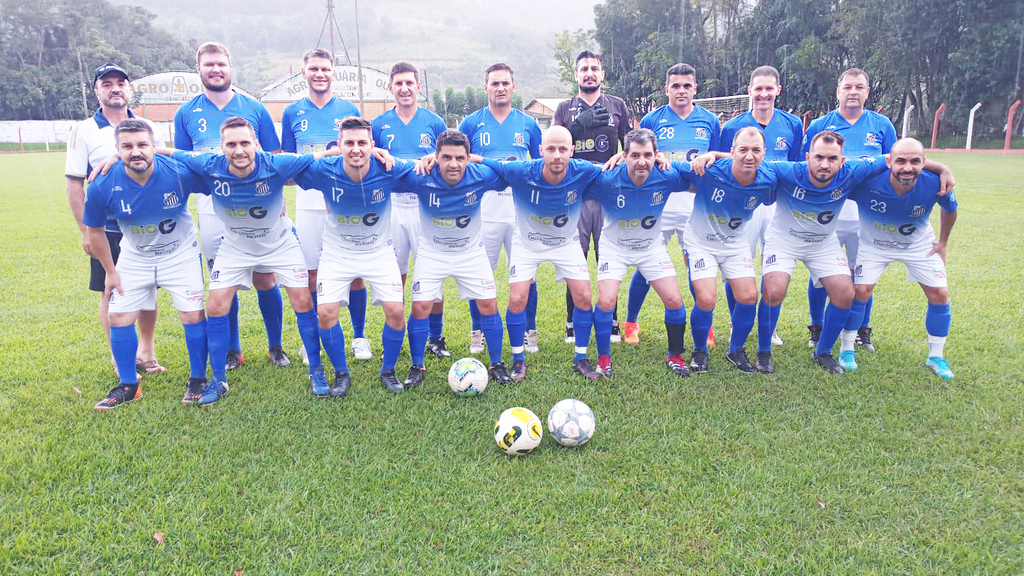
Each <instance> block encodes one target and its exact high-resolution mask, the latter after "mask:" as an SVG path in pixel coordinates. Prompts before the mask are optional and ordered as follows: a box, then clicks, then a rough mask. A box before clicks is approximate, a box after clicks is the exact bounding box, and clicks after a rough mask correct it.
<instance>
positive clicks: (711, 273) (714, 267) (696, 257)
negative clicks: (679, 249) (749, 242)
mask: <svg viewBox="0 0 1024 576" xmlns="http://www.w3.org/2000/svg"><path fill="white" fill-rule="evenodd" d="M686 263H687V265H688V266H689V271H690V282H696V281H697V280H702V279H704V278H717V277H718V269H719V268H721V269H722V277H723V278H724V279H726V280H732V279H734V278H754V276H755V275H754V260H753V259H752V258H751V257H750V254H748V253H747V251H746V250H740V251H735V250H732V251H728V252H720V251H711V250H707V249H706V248H704V247H702V246H699V245H698V246H687V247H686Z"/></svg>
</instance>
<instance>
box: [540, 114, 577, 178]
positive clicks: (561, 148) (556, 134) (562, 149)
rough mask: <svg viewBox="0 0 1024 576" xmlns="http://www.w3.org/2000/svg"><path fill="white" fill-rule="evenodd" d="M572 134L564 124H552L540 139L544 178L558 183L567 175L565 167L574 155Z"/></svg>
mask: <svg viewBox="0 0 1024 576" xmlns="http://www.w3.org/2000/svg"><path fill="white" fill-rule="evenodd" d="M572 152H573V145H572V134H570V133H569V130H568V129H566V128H565V127H564V126H552V127H551V128H548V130H547V132H545V133H544V136H543V137H541V140H540V155H541V157H542V158H544V170H543V175H544V179H545V180H547V181H548V182H549V183H551V184H557V183H559V182H561V181H562V178H564V177H565V168H566V166H568V165H569V159H570V158H571V157H572Z"/></svg>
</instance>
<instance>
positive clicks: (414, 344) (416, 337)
mask: <svg viewBox="0 0 1024 576" xmlns="http://www.w3.org/2000/svg"><path fill="white" fill-rule="evenodd" d="M429 331H430V321H429V320H427V319H426V318H416V317H414V316H412V315H410V316H409V322H408V323H407V324H406V332H407V335H408V337H409V355H410V356H412V365H413V366H425V365H426V364H424V363H423V356H424V355H425V354H426V353H427V334H428V333H429Z"/></svg>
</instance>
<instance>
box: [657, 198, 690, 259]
mask: <svg viewBox="0 0 1024 576" xmlns="http://www.w3.org/2000/svg"><path fill="white" fill-rule="evenodd" d="M691 196H692V194H691ZM691 208H692V207H691ZM691 213H692V210H691V212H663V213H662V215H661V235H662V236H664V237H665V245H666V246H668V242H669V240H671V239H672V234H673V233H675V235H676V242H678V243H679V247H680V248H682V247H683V232H684V231H685V230H686V223H687V222H689V221H690V214H691Z"/></svg>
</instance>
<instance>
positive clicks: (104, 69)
mask: <svg viewBox="0 0 1024 576" xmlns="http://www.w3.org/2000/svg"><path fill="white" fill-rule="evenodd" d="M111 72H117V73H118V74H120V75H121V76H124V79H125V80H130V78H129V77H128V73H127V72H125V71H124V68H121V67H120V66H118V65H117V64H114V63H113V62H107V63H106V64H104V65H103V66H100V67H99V68H97V69H96V73H95V74H94V75H93V77H92V83H93V84H95V83H96V81H97V80H99V79H100V78H103V77H104V76H106V75H107V74H110V73H111Z"/></svg>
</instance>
